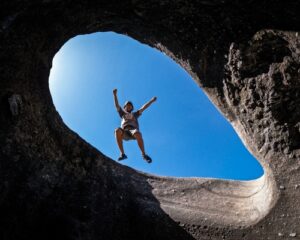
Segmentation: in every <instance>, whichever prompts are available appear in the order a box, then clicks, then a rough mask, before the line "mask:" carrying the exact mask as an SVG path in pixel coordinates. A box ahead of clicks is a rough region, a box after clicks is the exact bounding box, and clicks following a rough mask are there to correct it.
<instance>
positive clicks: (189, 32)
mask: <svg viewBox="0 0 300 240" xmlns="http://www.w3.org/2000/svg"><path fill="white" fill-rule="evenodd" d="M299 12H300V3H299V2H298V1H296V0H294V1H293V0H291V1H289V2H286V1H282V0H273V1H267V0H262V1H258V0H245V1H242V2H241V1H237V0H210V1H205V0H199V1H192V0H188V1H186V0H173V1H171V0H148V1H144V0H131V1H129V0H123V1H116V0H110V1H105V0H102V1H101V0H99V1H94V0H89V1H88V0H85V1H77V0H73V1H71V0H64V1H63V0H44V1H38V0H32V1H29V0H27V1H26V0H23V1H18V0H14V1H8V0H3V1H2V2H1V3H0V77H1V81H0V89H1V91H0V113H1V114H0V125H1V128H0V146H1V150H0V192H1V194H0V212H1V215H0V238H1V239H4V240H6V239H33V240H34V239H64V240H65V239H76V240H77V239H85V240H86V239H93V240H94V239H122V240H125V239H172V240H176V239H201V240H205V239H232V240H235V239H238V240H241V239H245V240H246V239H248V240H253V239H255V240H260V239H261V240H265V239H290V238H292V239H299V238H300V205H299V203H300V202H299V199H300V169H299V167H300V164H299V160H300V158H299V154H300V125H299V119H300V118H299V117H300V116H299V115H300V109H299V94H300V87H299V86H300V68H299V66H300V40H299V32H298V31H299V30H300V18H299V16H298V15H299V14H298V13H299ZM96 31H115V32H118V33H121V34H126V35H129V36H131V37H133V38H135V39H136V40H138V41H140V42H142V43H145V44H148V45H150V46H152V47H155V48H157V49H159V50H161V51H162V52H164V53H166V54H167V55H169V56H170V57H171V58H173V59H174V60H175V61H176V62H177V63H179V64H180V65H181V66H182V67H183V68H185V69H186V70H187V71H188V72H189V73H190V75H191V76H192V77H193V79H194V80H195V81H196V82H197V83H198V84H199V86H200V87H202V88H203V90H204V91H205V92H206V94H207V96H208V97H209V98H210V99H211V101H212V102H213V103H214V104H215V105H216V106H217V107H218V108H219V110H220V111H221V112H222V113H223V114H224V116H225V117H226V118H227V119H228V121H230V123H231V124H232V125H233V127H234V128H235V129H236V131H237V133H238V134H239V136H240V137H241V139H242V141H243V142H244V143H245V145H246V146H247V148H248V149H249V151H250V152H251V153H252V154H253V155H254V156H255V157H256V158H257V159H258V160H259V161H260V163H261V164H262V166H263V167H264V171H265V174H264V176H263V177H262V178H260V179H257V180H254V181H249V182H242V181H224V180H218V179H201V178H165V177H159V176H153V175H148V174H144V173H140V172H137V171H135V170H133V169H130V168H128V167H125V166H121V165H119V164H118V163H116V162H115V161H113V160H111V159H109V158H108V157H106V156H105V155H104V154H102V153H101V152H99V151H98V150H96V149H95V148H93V147H92V146H90V145H89V144H88V143H86V142H85V141H84V140H83V139H81V138H80V136H78V135H77V134H76V133H74V132H72V131H71V130H70V129H68V127H66V126H65V125H64V123H63V121H62V119H61V118H60V116H59V114H58V113H57V112H56V110H55V107H54V105H53V102H52V99H51V95H50V92H49V87H48V77H49V72H50V69H51V65H52V59H53V57H54V55H55V53H56V52H57V51H58V50H59V49H60V47H61V46H62V45H63V44H64V43H65V42H66V41H67V40H69V39H70V38H72V37H74V36H76V35H79V34H87V33H92V32H96ZM99 134H101V133H99Z"/></svg>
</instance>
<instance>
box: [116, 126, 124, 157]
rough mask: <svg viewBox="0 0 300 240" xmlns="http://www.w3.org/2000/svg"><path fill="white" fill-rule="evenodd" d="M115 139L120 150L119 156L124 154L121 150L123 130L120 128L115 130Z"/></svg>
mask: <svg viewBox="0 0 300 240" xmlns="http://www.w3.org/2000/svg"><path fill="white" fill-rule="evenodd" d="M115 137H116V140H117V144H118V147H119V149H120V152H121V154H122V155H123V154H124V148H123V130H122V129H121V128H116V129H115Z"/></svg>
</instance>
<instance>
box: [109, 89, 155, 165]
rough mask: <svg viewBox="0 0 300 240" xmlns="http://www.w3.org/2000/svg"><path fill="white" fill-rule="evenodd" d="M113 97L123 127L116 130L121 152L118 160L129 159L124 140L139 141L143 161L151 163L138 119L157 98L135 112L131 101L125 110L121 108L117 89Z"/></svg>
mask: <svg viewBox="0 0 300 240" xmlns="http://www.w3.org/2000/svg"><path fill="white" fill-rule="evenodd" d="M113 95H114V103H115V107H116V109H117V112H118V113H119V115H120V117H121V118H122V121H121V127H118V128H116V129H115V137H116V141H117V144H118V147H119V149H120V152H121V153H120V157H119V158H118V160H119V161H121V160H124V159H126V158H127V156H126V154H125V152H124V148H123V140H126V141H128V140H137V143H138V146H139V148H140V150H141V152H142V157H143V159H144V160H145V161H147V162H148V163H151V162H152V159H151V158H150V157H149V156H148V155H147V154H146V152H145V147H144V141H143V137H142V134H141V132H140V130H139V123H138V118H139V117H140V116H141V114H142V113H143V112H144V111H145V110H146V109H147V108H148V107H149V106H150V105H151V104H152V103H153V102H155V101H156V99H157V98H156V97H153V98H152V99H151V100H150V101H149V102H147V103H146V104H144V105H143V106H142V107H141V108H140V109H139V110H137V111H136V112H134V111H133V109H134V108H133V104H132V102H130V101H126V102H125V104H124V106H123V109H122V108H121V107H120V105H119V102H118V97H117V89H114V90H113Z"/></svg>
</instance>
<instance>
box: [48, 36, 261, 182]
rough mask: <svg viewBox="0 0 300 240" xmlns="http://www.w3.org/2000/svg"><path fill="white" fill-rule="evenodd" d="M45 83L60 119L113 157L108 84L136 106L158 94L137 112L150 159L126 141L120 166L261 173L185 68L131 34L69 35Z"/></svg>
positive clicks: (205, 173)
mask: <svg viewBox="0 0 300 240" xmlns="http://www.w3.org/2000/svg"><path fill="white" fill-rule="evenodd" d="M49 85H50V91H51V94H52V98H53V101H54V104H55V106H56V109H57V111H58V112H59V114H60V115H61V116H62V118H63V120H64V122H65V123H66V124H67V125H68V126H69V127H70V128H71V129H72V130H73V131H75V132H77V133H78V134H79V135H80V136H81V137H82V138H84V139H85V140H86V141H87V142H89V143H90V144H92V145H93V146H95V147H96V148H97V149H99V150H100V151H101V152H102V153H104V154H105V155H107V156H109V157H110V158H112V159H117V157H118V156H119V150H118V147H117V144H116V141H115V138H114V129H115V128H116V127H118V126H119V125H120V118H119V116H118V114H117V112H116V110H115V107H114V103H113V95H112V90H113V89H114V88H117V89H118V97H119V101H120V105H123V103H124V102H125V101H126V100H131V101H132V102H133V104H134V106H135V109H136V110H137V109H138V108H140V107H141V106H142V105H143V104H144V103H146V102H147V101H148V100H150V99H151V98H152V97H153V96H157V101H156V102H155V103H153V104H152V105H151V106H150V107H149V108H148V109H147V110H145V111H144V113H143V115H142V116H141V117H140V118H139V123H140V130H141V132H142V134H143V138H144V142H145V148H146V152H147V153H148V154H149V155H150V156H151V157H152V159H153V163H151V164H148V163H146V162H145V161H144V160H143V159H142V157H141V153H140V151H139V148H138V146H137V143H136V141H128V142H124V148H125V152H126V154H127V156H128V159H127V160H125V161H123V162H121V164H125V165H128V166H130V167H133V168H136V169H138V170H141V171H144V172H148V173H153V174H156V175H163V176H178V177H194V176H197V177H213V178H225V179H241V180H249V179H255V178H258V177H260V176H261V175H262V174H263V170H262V168H261V166H260V164H259V163H258V162H257V160H256V159H255V158H254V157H253V156H252V155H251V154H250V153H249V152H248V151H247V149H246V148H245V147H244V145H243V144H242V142H241V140H240V139H239V137H238V136H237V134H236V133H235V131H234V130H233V128H232V127H231V125H230V124H229V123H228V121H227V120H226V119H225V118H224V117H223V116H222V115H221V114H220V112H219V111H218V110H217V109H216V108H215V107H214V106H213V104H212V103H211V102H210V101H209V99H208V98H207V97H206V95H205V94H204V93H203V91H202V90H201V89H200V88H199V87H198V86H197V84H196V83H195V82H194V81H193V80H192V79H191V77H190V76H189V74H188V73H187V72H186V71H185V70H184V69H183V68H181V67H180V66H179V65H178V64H177V63H175V62H174V61H173V60H171V59H170V58H169V57H167V56H166V55H164V54H163V53H161V52H159V51H158V50H156V49H153V48H151V47H149V46H147V45H144V44H141V43H139V42H138V41H136V40H134V39H132V38H129V37H127V36H124V35H120V34H116V33H112V32H102V33H94V34H89V35H81V36H77V37H75V38H73V39H71V40H69V41H68V42H67V43H66V44H65V45H64V46H63V47H62V48H61V49H60V51H59V52H58V53H57V54H56V56H55V58H54V60H53V67H52V70H51V74H50V81H49Z"/></svg>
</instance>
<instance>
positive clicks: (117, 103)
mask: <svg viewBox="0 0 300 240" xmlns="http://www.w3.org/2000/svg"><path fill="white" fill-rule="evenodd" d="M117 92H118V90H117V89H114V90H113V94H114V102H115V107H116V109H117V111H119V110H120V105H119V101H118V96H117Z"/></svg>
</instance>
